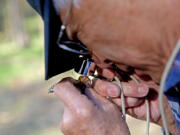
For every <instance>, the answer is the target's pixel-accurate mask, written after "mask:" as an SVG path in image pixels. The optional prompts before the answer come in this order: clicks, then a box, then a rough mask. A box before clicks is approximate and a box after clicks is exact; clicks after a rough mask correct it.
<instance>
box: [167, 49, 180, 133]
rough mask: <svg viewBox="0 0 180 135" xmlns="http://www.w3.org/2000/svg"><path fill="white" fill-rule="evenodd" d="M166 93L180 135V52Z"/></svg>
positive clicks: (168, 81)
mask: <svg viewBox="0 0 180 135" xmlns="http://www.w3.org/2000/svg"><path fill="white" fill-rule="evenodd" d="M164 93H165V95H166V96H167V98H168V102H169V105H170V107H171V110H172V113H173V115H174V118H175V120H176V124H177V126H178V135H180V52H179V53H178V55H177V57H176V59H175V61H174V63H173V66H172V68H171V71H170V73H169V75H168V78H167V79H166V84H165V90H164Z"/></svg>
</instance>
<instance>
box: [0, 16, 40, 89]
mask: <svg viewBox="0 0 180 135" xmlns="http://www.w3.org/2000/svg"><path fill="white" fill-rule="evenodd" d="M39 20H40V19H39V18H38V17H37V16H31V17H28V18H26V19H25V21H24V25H25V26H26V28H27V31H28V35H29V38H30V39H31V41H30V46H29V47H28V48H17V45H16V43H13V42H10V41H6V40H5V41H2V40H0V82H1V85H4V86H6V85H10V84H12V83H13V82H14V81H17V79H22V78H24V79H27V80H32V79H35V78H37V76H36V75H37V74H41V75H42V72H43V71H41V70H42V69H43V37H42V35H41V32H40V31H38V29H39V28H38V25H37V24H38V23H40V24H39V26H40V25H42V22H40V21H39ZM35 24H36V25H35ZM38 69H41V70H38ZM41 77H42V76H41ZM24 79H23V80H24Z"/></svg>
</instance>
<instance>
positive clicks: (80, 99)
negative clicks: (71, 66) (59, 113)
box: [54, 80, 93, 113]
mask: <svg viewBox="0 0 180 135" xmlns="http://www.w3.org/2000/svg"><path fill="white" fill-rule="evenodd" d="M54 92H55V95H56V96H57V97H58V98H59V99H60V100H61V101H62V102H63V103H64V104H65V106H66V107H67V108H69V109H70V110H71V111H72V112H77V113H78V111H81V109H83V110H84V109H90V108H91V107H92V106H93V104H92V103H91V102H90V101H89V100H88V98H87V97H86V96H85V95H82V94H81V93H80V91H79V90H78V89H77V88H76V87H74V85H73V84H72V83H71V82H70V81H68V80H66V81H63V82H60V83H59V84H57V85H56V86H55V88H54Z"/></svg>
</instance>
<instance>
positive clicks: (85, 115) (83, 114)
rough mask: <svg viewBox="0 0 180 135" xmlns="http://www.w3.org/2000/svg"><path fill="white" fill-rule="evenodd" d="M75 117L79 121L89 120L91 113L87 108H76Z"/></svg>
mask: <svg viewBox="0 0 180 135" xmlns="http://www.w3.org/2000/svg"><path fill="white" fill-rule="evenodd" d="M76 115H77V117H78V118H80V119H83V120H84V119H89V118H90V117H91V115H92V113H91V111H90V110H89V109H88V108H78V109H76Z"/></svg>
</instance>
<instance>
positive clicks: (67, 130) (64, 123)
mask: <svg viewBox="0 0 180 135" xmlns="http://www.w3.org/2000/svg"><path fill="white" fill-rule="evenodd" d="M72 114H73V113H72V112H71V111H70V110H69V109H68V108H67V107H64V113H63V117H62V120H61V123H60V129H61V131H62V132H63V133H64V134H65V135H71V134H72V133H71V131H72V130H71V129H72V128H73V127H75V124H77V122H76V121H75V119H74V117H73V115H72Z"/></svg>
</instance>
